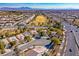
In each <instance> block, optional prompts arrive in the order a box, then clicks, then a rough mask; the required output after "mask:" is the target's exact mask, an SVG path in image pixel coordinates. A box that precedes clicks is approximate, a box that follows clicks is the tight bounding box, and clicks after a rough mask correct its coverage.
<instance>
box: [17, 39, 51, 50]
mask: <svg viewBox="0 0 79 59" xmlns="http://www.w3.org/2000/svg"><path fill="white" fill-rule="evenodd" d="M49 43H50V41H49V40H46V39H39V40H33V41H31V42H28V43H25V44H23V45H20V46H18V49H20V50H25V49H26V48H29V47H31V46H33V45H36V46H44V45H46V44H49Z"/></svg>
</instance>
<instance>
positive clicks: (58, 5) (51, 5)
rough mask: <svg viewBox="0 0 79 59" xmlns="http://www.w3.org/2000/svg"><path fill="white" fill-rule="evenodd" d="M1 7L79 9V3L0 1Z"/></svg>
mask: <svg viewBox="0 0 79 59" xmlns="http://www.w3.org/2000/svg"><path fill="white" fill-rule="evenodd" d="M2 7H11V8H19V7H30V8H42V9H79V3H0V8H2Z"/></svg>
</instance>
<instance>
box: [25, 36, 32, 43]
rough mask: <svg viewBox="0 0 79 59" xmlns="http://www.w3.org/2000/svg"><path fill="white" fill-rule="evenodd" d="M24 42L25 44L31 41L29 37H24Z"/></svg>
mask: <svg viewBox="0 0 79 59" xmlns="http://www.w3.org/2000/svg"><path fill="white" fill-rule="evenodd" d="M24 40H25V41H27V42H29V41H31V40H32V39H31V37H30V36H25V37H24Z"/></svg>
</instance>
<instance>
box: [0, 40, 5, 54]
mask: <svg viewBox="0 0 79 59" xmlns="http://www.w3.org/2000/svg"><path fill="white" fill-rule="evenodd" d="M4 52H5V44H4V42H2V41H0V53H1V54H3V53H4Z"/></svg>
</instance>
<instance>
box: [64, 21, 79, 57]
mask: <svg viewBox="0 0 79 59" xmlns="http://www.w3.org/2000/svg"><path fill="white" fill-rule="evenodd" d="M63 24H64V26H65V29H66V30H67V32H66V40H67V46H66V51H65V53H64V55H65V56H76V55H78V47H77V44H76V42H75V37H74V34H73V32H71V31H73V29H74V28H73V27H72V26H71V25H70V24H68V23H66V22H64V23H63ZM70 49H71V50H72V52H70V51H69V50H70Z"/></svg>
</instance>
